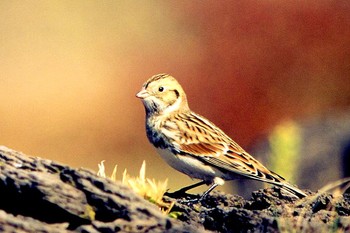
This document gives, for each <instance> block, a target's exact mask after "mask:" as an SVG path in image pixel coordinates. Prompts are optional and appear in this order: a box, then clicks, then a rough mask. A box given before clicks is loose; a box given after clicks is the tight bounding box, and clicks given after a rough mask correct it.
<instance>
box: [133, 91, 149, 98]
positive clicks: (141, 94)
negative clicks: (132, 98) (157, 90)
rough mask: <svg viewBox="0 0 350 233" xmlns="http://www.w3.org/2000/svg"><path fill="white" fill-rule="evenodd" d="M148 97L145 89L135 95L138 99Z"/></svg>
mask: <svg viewBox="0 0 350 233" xmlns="http://www.w3.org/2000/svg"><path fill="white" fill-rule="evenodd" d="M148 96H149V93H148V92H147V91H146V90H145V89H142V90H141V91H140V92H139V93H137V94H136V97H137V98H140V99H145V98H147V97H148Z"/></svg>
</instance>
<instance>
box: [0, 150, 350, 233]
mask: <svg viewBox="0 0 350 233" xmlns="http://www.w3.org/2000/svg"><path fill="white" fill-rule="evenodd" d="M0 169H1V173H0V192H1V199H0V231H1V232H54V233H55V232H84V233H87V232H285V231H295V232H298V231H301V232H328V231H332V232H348V231H350V217H349V215H350V196H349V194H344V195H343V196H338V197H333V195H332V194H327V193H322V194H318V193H312V192H310V191H308V192H307V193H308V194H309V195H310V196H308V197H306V198H303V199H300V200H299V199H295V198H294V197H291V196H288V194H286V193H284V192H283V191H281V190H280V189H279V188H277V187H273V188H270V189H261V190H258V191H255V192H253V193H252V197H251V199H249V200H246V199H244V198H242V197H240V196H238V195H231V194H225V193H222V192H218V191H214V192H212V193H211V195H209V196H207V197H206V198H205V199H204V200H203V201H201V202H199V203H193V202H186V200H187V199H188V198H193V197H199V195H197V196H193V195H191V196H185V197H182V198H180V199H177V200H176V199H173V198H170V197H167V196H165V197H164V200H165V201H168V202H174V203H175V205H174V207H173V208H172V210H171V211H172V213H171V215H172V216H175V218H170V217H169V216H166V215H164V214H163V213H161V211H160V210H159V209H158V207H157V206H155V205H153V204H152V203H150V202H148V201H146V200H144V199H143V198H141V197H140V196H138V195H137V194H136V193H134V192H133V191H132V190H131V189H130V188H128V187H126V186H124V185H123V184H121V183H120V182H113V181H111V180H110V179H106V178H102V177H98V176H97V175H96V174H95V172H92V171H89V170H86V169H82V168H81V169H74V168H71V167H69V166H66V165H63V164H60V163H57V162H54V161H50V160H46V159H41V158H38V157H31V156H27V155H25V154H23V153H20V152H17V151H14V150H11V149H8V148H6V147H0Z"/></svg>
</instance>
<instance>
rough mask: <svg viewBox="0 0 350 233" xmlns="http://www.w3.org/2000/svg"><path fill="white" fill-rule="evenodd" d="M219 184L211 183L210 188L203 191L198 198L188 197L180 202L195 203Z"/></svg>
mask: <svg viewBox="0 0 350 233" xmlns="http://www.w3.org/2000/svg"><path fill="white" fill-rule="evenodd" d="M218 185H219V184H216V183H214V184H212V186H210V188H209V189H208V190H207V191H205V192H204V193H203V194H202V196H200V197H199V198H194V199H190V200H181V201H180V202H181V203H197V202H200V201H202V200H203V199H204V198H205V197H206V196H207V195H208V194H209V193H210V192H211V191H213V189H215V188H216V187H217V186H218Z"/></svg>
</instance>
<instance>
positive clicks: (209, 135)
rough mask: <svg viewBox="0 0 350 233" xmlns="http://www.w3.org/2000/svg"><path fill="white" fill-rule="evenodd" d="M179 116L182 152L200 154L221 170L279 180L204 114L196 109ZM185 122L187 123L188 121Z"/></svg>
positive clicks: (203, 158)
mask: <svg viewBox="0 0 350 233" xmlns="http://www.w3.org/2000/svg"><path fill="white" fill-rule="evenodd" d="M179 117H181V118H180V119H178V120H182V122H183V124H179V126H180V127H179V130H180V131H181V135H182V137H185V138H186V140H183V143H181V144H180V145H179V148H178V149H179V150H180V151H181V152H182V153H185V154H189V155H191V156H194V157H197V158H198V159H200V160H202V161H203V162H205V163H209V164H211V165H213V166H215V167H217V168H218V169H220V170H223V171H227V172H233V173H236V174H239V175H242V176H246V177H249V178H252V179H257V180H263V181H264V180H266V179H267V180H272V181H279V180H281V179H283V178H282V177H279V176H278V177H276V176H274V174H273V173H272V172H271V171H270V170H268V169H267V168H266V167H264V166H263V165H262V164H261V163H260V162H258V161H257V160H256V159H254V158H253V157H252V156H251V155H249V154H248V153H247V152H246V151H245V150H244V149H242V148H241V147H240V146H239V145H238V144H237V143H235V142H234V141H233V140H232V139H231V138H230V137H228V136H227V135H226V134H225V133H224V132H223V131H222V130H220V129H219V128H218V127H216V126H215V125H214V124H213V123H211V122H210V121H208V120H207V119H205V118H204V117H202V116H199V115H197V114H195V113H190V114H181V115H179ZM184 122H185V123H184Z"/></svg>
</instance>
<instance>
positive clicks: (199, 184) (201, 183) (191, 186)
mask: <svg viewBox="0 0 350 233" xmlns="http://www.w3.org/2000/svg"><path fill="white" fill-rule="evenodd" d="M203 184H206V182H205V181H200V182H198V183H195V184H192V185H189V186H186V187H184V188H182V189H179V190H177V191H175V192H172V193H168V192H167V193H166V195H167V196H169V197H174V198H176V197H181V196H183V195H184V194H185V193H186V192H187V191H188V190H190V189H193V188H196V187H198V186H201V185H203ZM210 191H211V190H210Z"/></svg>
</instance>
